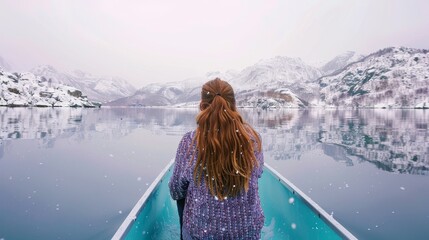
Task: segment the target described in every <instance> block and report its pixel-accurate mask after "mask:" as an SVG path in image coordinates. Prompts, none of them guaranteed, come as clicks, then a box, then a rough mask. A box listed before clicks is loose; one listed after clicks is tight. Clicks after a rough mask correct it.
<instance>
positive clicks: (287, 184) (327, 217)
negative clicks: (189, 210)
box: [112, 159, 357, 240]
mask: <svg viewBox="0 0 429 240" xmlns="http://www.w3.org/2000/svg"><path fill="white" fill-rule="evenodd" d="M173 164H174V159H172V160H171V161H170V162H169V163H168V164H167V166H166V167H165V168H164V169H163V170H162V171H161V173H160V174H159V175H158V176H157V177H156V178H155V180H154V181H153V182H152V184H151V185H150V186H149V188H148V189H147V190H146V192H145V193H144V194H143V196H142V197H141V198H140V200H139V201H138V202H137V204H136V205H135V206H134V207H133V209H132V210H131V211H130V213H129V214H128V216H127V217H126V218H125V220H124V222H122V224H121V226H120V227H119V228H118V230H117V231H116V233H115V235H113V237H112V240H120V239H122V238H123V237H124V235H125V233H126V232H127V230H128V229H129V228H130V227H131V226H132V223H133V222H134V220H135V219H136V218H137V216H138V214H139V213H140V211H141V209H142V207H143V205H144V204H145V203H146V201H147V199H148V198H149V197H150V195H151V194H152V192H153V190H154V189H155V188H156V187H157V186H158V185H159V183H160V182H161V181H162V178H163V177H164V176H165V174H166V173H167V172H168V171H169V169H170V168H171V166H172V165H173ZM264 166H265V167H266V169H267V170H268V171H270V172H271V173H272V174H273V175H274V176H275V177H276V178H278V180H279V181H280V182H281V183H282V184H283V185H284V186H285V187H287V188H289V189H290V190H292V192H293V193H294V194H296V195H298V196H299V197H301V198H302V199H303V200H304V202H306V203H307V204H308V206H309V207H311V208H312V209H313V210H314V211H315V212H316V213H317V214H318V215H319V217H320V218H323V219H324V220H325V221H326V222H327V223H328V224H331V225H332V226H333V228H334V229H335V230H336V231H337V232H338V233H340V234H341V235H343V237H345V238H347V239H350V240H357V238H356V237H355V236H354V235H353V234H352V233H350V232H349V231H348V230H347V229H346V228H345V227H344V226H343V225H341V224H340V223H339V222H337V220H335V219H334V218H333V217H332V216H330V215H329V214H328V213H327V212H326V211H325V210H323V208H321V207H320V206H319V205H318V204H317V203H316V202H314V201H313V200H312V199H311V198H310V197H309V196H307V195H306V194H305V193H304V192H302V191H301V190H299V188H297V187H296V186H295V185H294V184H293V183H292V182H290V181H289V180H288V179H286V178H285V177H283V176H282V175H281V174H280V173H279V172H277V171H276V170H274V168H272V167H271V166H270V165H268V164H267V163H264Z"/></svg>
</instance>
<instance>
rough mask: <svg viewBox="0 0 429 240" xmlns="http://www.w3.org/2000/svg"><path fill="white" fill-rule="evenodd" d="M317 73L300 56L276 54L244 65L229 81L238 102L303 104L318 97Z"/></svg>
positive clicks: (248, 104) (320, 73) (266, 105)
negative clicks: (246, 65) (292, 56)
mask: <svg viewBox="0 0 429 240" xmlns="http://www.w3.org/2000/svg"><path fill="white" fill-rule="evenodd" d="M320 76H322V72H321V71H320V70H319V69H317V68H315V67H313V66H310V65H308V64H306V63H304V62H303V61H302V60H301V59H299V58H289V57H281V56H277V57H274V58H270V59H266V60H261V61H259V62H258V63H256V64H254V65H252V66H249V67H247V68H245V69H243V70H242V71H241V72H240V73H239V74H238V75H237V76H236V77H235V78H233V79H231V83H232V85H233V87H234V89H235V91H236V92H237V102H238V103H239V105H241V106H250V107H262V108H266V107H276V108H278V107H305V106H307V105H308V102H312V101H314V99H315V98H318V87H319V86H318V84H317V82H316V79H318V78H319V77H320Z"/></svg>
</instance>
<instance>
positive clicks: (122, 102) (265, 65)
mask: <svg viewBox="0 0 429 240" xmlns="http://www.w3.org/2000/svg"><path fill="white" fill-rule="evenodd" d="M320 76H321V72H320V70H318V69H317V68H315V67H311V66H309V65H307V64H305V63H304V62H302V61H301V60H300V59H295V58H287V57H275V58H271V59H267V60H261V61H259V62H258V63H256V64H254V65H252V66H249V67H247V68H245V69H243V70H242V71H240V72H237V71H234V70H228V71H226V72H209V73H207V74H206V75H205V76H204V77H200V78H192V79H187V80H185V81H180V82H172V83H166V84H150V85H148V86H145V87H143V88H142V89H140V90H138V91H137V92H136V94H135V95H133V96H130V97H125V98H122V99H118V100H116V101H113V102H110V103H107V105H114V106H167V105H168V106H171V105H174V104H175V105H176V106H195V105H196V104H195V102H197V101H199V99H200V94H201V86H202V85H203V84H204V83H205V82H206V81H208V80H212V79H214V78H216V77H219V78H221V79H223V80H226V81H228V82H230V83H231V85H232V86H233V88H234V90H235V92H236V98H237V103H238V105H239V106H242V107H262V108H280V107H305V106H307V105H308V100H312V99H314V98H315V97H317V96H318V95H317V89H318V87H319V86H318V84H317V82H316V80H317V79H318V78H319V77H320ZM315 93H316V94H315Z"/></svg>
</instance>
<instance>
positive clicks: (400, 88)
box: [319, 47, 429, 108]
mask: <svg viewBox="0 0 429 240" xmlns="http://www.w3.org/2000/svg"><path fill="white" fill-rule="evenodd" d="M319 84H320V87H321V90H320V93H321V101H322V102H323V104H326V105H327V106H333V107H335V106H344V107H370V108H372V107H374V108H428V107H429V94H428V92H429V51H428V50H420V49H412V48H404V47H401V48H396V47H392V48H386V49H383V50H380V51H378V52H375V53H373V54H370V55H368V56H367V57H365V58H363V59H362V60H360V61H358V62H355V63H352V64H350V65H348V66H347V67H345V68H344V69H343V70H342V71H339V72H335V73H333V74H331V75H328V76H325V77H322V78H320V79H319Z"/></svg>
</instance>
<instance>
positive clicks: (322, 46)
mask: <svg viewBox="0 0 429 240" xmlns="http://www.w3.org/2000/svg"><path fill="white" fill-rule="evenodd" d="M428 14H429V1H428V0H402V1H399V0H319V1H318V0H280V1H271V0H261V1H249V0H246V1H244V0H243V1H233V0H228V1H218V0H216V1H214V0H212V1H204V0H195V1H186V0H180V1H178V0H175V1H163V0H153V1H145V0H120V1H119V0H118V1H110V0H70V1H66V0H51V1H48V0H30V1H29V0H0V31H1V33H0V56H2V57H3V58H4V59H5V60H6V61H7V62H9V63H10V65H12V66H13V67H14V68H15V70H19V71H22V70H28V69H30V68H32V67H34V66H36V65H40V64H50V65H52V66H54V67H56V68H58V69H60V70H74V69H81V70H83V71H87V72H90V73H93V74H96V75H107V76H120V77H123V78H125V79H127V80H128V81H129V82H131V83H132V84H134V85H135V86H136V87H142V86H144V85H146V84H148V83H152V82H169V81H179V80H182V79H185V78H188V77H194V76H203V75H204V74H205V73H206V72H209V71H217V70H219V71H225V70H227V69H236V70H241V69H242V68H244V67H246V66H249V65H252V64H254V63H256V62H257V61H259V60H260V59H267V58H271V57H275V56H279V55H280V56H289V57H300V58H302V59H303V60H304V61H306V62H309V63H316V62H321V61H326V60H329V59H330V58H332V57H334V56H336V55H338V54H341V53H343V52H345V51H348V50H352V51H357V52H359V53H364V54H367V53H371V52H374V51H376V50H378V49H380V48H384V47H389V46H407V47H414V48H429V17H427V16H428Z"/></svg>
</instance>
